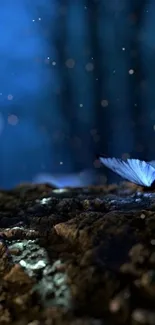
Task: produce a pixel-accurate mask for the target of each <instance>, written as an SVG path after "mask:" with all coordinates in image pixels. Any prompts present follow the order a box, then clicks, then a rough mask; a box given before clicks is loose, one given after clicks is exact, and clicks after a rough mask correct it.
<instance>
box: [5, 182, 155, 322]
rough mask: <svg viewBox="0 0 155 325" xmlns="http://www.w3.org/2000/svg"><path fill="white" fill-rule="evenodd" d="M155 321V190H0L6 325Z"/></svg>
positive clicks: (41, 187) (32, 187) (39, 187)
mask: <svg viewBox="0 0 155 325" xmlns="http://www.w3.org/2000/svg"><path fill="white" fill-rule="evenodd" d="M3 324H4V325H5V324H11V325H28V324H29V325H61V324H63V325H109V324H112V325H115V324H122V325H127V324H128V325H129V324H132V325H140V324H143V325H144V324H147V325H154V324H155V193H149V192H148V193H147V192H143V191H142V189H141V188H139V187H136V186H134V185H132V184H128V183H122V184H121V185H119V186H117V185H111V186H103V187H89V188H83V189H72V190H69V189H68V190H67V189H66V191H61V190H53V188H52V187H50V186H48V185H37V186H36V185H29V184H25V185H24V184H23V185H20V186H18V187H16V188H15V189H13V190H11V191H2V190H1V191H0V325H3Z"/></svg>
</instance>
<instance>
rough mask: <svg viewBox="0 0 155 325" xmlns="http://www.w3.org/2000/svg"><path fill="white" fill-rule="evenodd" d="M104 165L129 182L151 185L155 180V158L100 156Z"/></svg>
mask: <svg viewBox="0 0 155 325" xmlns="http://www.w3.org/2000/svg"><path fill="white" fill-rule="evenodd" d="M99 160H100V161H101V163H102V164H103V165H105V166H106V167H108V168H109V169H111V170H112V171H113V172H115V173H116V174H118V175H120V176H121V177H123V178H124V179H126V180H128V181H129V182H132V183H135V184H137V185H141V186H146V187H151V185H152V184H153V183H154V181H155V160H153V161H150V162H146V161H143V160H139V159H127V160H123V159H118V158H103V157H99Z"/></svg>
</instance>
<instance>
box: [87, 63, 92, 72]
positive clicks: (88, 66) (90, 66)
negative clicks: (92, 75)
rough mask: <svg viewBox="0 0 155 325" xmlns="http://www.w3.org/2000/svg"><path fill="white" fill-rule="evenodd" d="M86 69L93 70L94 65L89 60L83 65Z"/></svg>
mask: <svg viewBox="0 0 155 325" xmlns="http://www.w3.org/2000/svg"><path fill="white" fill-rule="evenodd" d="M85 69H86V71H88V72H91V71H93V70H94V65H93V64H92V63H91V62H88V63H87V64H86V66H85Z"/></svg>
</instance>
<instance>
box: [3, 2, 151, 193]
mask: <svg viewBox="0 0 155 325" xmlns="http://www.w3.org/2000/svg"><path fill="white" fill-rule="evenodd" d="M0 27H1V42H0V53H1V60H0V71H1V77H0V153H1V160H0V186H1V187H4V188H9V187H12V186H14V185H16V184H17V183H19V182H22V181H31V180H32V179H33V178H34V177H35V176H36V175H37V174H39V173H49V174H52V175H55V173H56V174H57V173H58V174H64V173H66V174H68V173H69V174H71V173H74V172H79V171H81V170H85V169H92V168H98V167H99V165H98V162H97V160H96V154H98V153H102V154H105V155H107V156H116V157H123V158H127V157H137V158H140V159H146V160H147V159H150V160H151V159H155V146H154V143H155V33H154V31H155V1H154V0H147V1H145V0H87V1H86V0H34V1H30V0H16V1H15V2H14V1H11V0H1V11H0ZM73 185H74V184H73Z"/></svg>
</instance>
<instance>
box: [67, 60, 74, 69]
mask: <svg viewBox="0 0 155 325" xmlns="http://www.w3.org/2000/svg"><path fill="white" fill-rule="evenodd" d="M66 66H67V68H69V69H72V68H74V66H75V61H74V60H73V59H68V60H67V61H66Z"/></svg>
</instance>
